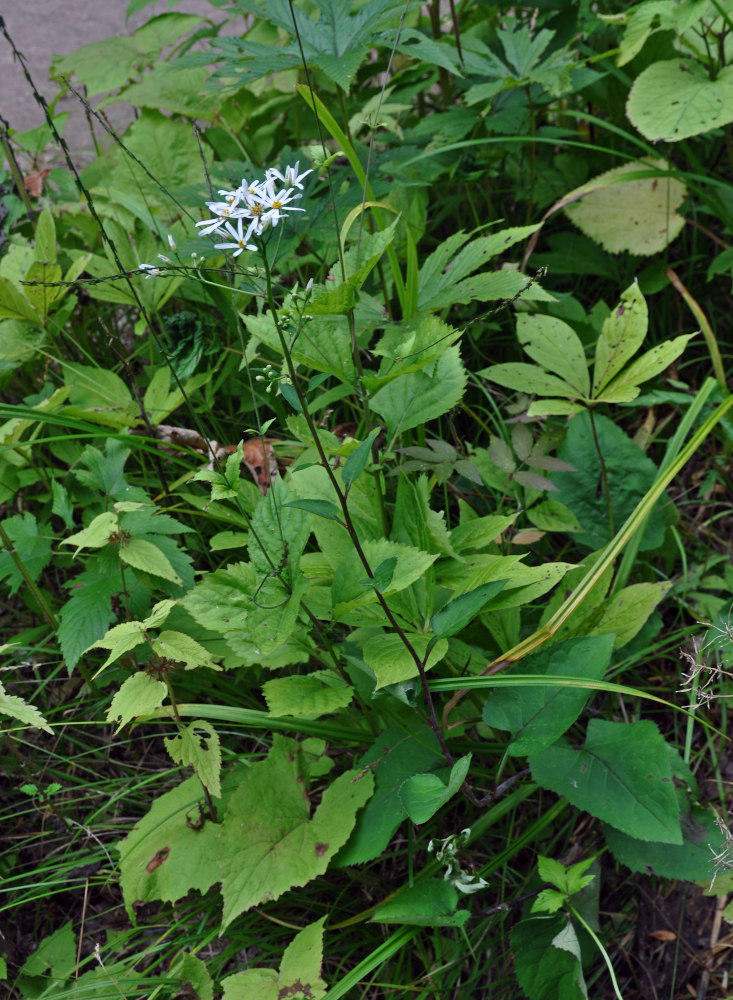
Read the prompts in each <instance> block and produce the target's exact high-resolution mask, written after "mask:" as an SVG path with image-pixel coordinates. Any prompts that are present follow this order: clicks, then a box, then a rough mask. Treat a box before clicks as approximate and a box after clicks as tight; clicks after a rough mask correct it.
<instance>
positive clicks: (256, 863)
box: [220, 735, 374, 927]
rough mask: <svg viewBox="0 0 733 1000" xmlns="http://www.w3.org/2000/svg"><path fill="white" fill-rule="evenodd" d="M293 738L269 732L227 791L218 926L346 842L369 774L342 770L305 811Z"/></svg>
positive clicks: (296, 879) (319, 864)
mask: <svg viewBox="0 0 733 1000" xmlns="http://www.w3.org/2000/svg"><path fill="white" fill-rule="evenodd" d="M300 754H301V751H300V749H299V745H298V744H297V743H296V742H294V741H291V740H286V739H284V738H283V737H280V736H277V735H276V736H275V737H274V739H273V746H272V750H271V751H270V753H269V754H268V756H267V758H266V760H263V761H261V762H260V763H258V764H255V765H253V767H251V768H250V770H249V772H248V773H247V775H246V777H245V779H244V780H243V781H242V782H241V783H240V785H239V787H238V788H237V791H236V792H235V793H234V795H233V796H232V798H231V800H230V803H229V808H228V809H227V813H226V816H225V817H224V822H223V824H222V831H221V852H220V867H221V874H222V894H223V896H224V912H223V915H222V927H227V925H228V924H229V923H231V921H232V920H233V919H234V917H236V916H237V915H238V914H240V913H243V912H244V911H245V910H248V909H250V908H251V907H253V906H256V905H257V904H258V903H262V902H264V901H265V900H270V899H277V898H278V897H280V896H281V895H282V894H283V893H284V892H285V891H286V890H287V889H290V888H293V887H294V886H302V885H305V884H306V883H307V882H310V881H311V880H312V879H314V878H316V877H317V876H318V875H322V874H323V873H324V872H325V870H326V868H327V867H328V864H329V862H330V860H331V858H332V857H333V856H334V854H335V853H336V851H337V850H338V849H339V848H340V847H341V846H342V845H343V844H344V843H345V842H346V840H347V838H348V836H349V834H350V833H351V830H352V828H353V826H354V822H355V820H356V813H357V810H358V809H360V808H361V807H362V806H363V805H364V804H365V803H366V802H367V800H368V799H369V798H370V796H371V794H372V789H373V784H374V779H373V777H372V775H371V774H370V773H369V772H367V773H363V772H362V773H357V772H347V773H346V774H342V775H341V776H340V777H338V778H337V779H336V780H335V781H334V782H333V783H332V784H331V785H330V786H329V787H328V788H327V789H326V790H325V792H324V793H323V795H322V797H321V802H320V805H319V806H318V807H317V808H316V810H315V812H314V813H313V816H312V817H311V815H310V812H311V809H310V803H309V802H308V800H307V797H306V796H305V795H304V788H303V781H302V766H301V761H300Z"/></svg>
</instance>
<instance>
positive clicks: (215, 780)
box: [140, 713, 221, 798]
mask: <svg viewBox="0 0 733 1000" xmlns="http://www.w3.org/2000/svg"><path fill="white" fill-rule="evenodd" d="M140 714H142V713H140ZM163 742H164V743H165V748H166V750H167V751H168V753H169V754H170V756H171V760H173V761H175V763H176V764H183V765H185V766H186V767H192V768H193V769H194V771H195V772H196V774H197V775H198V777H199V778H200V780H201V783H202V784H203V785H205V786H206V788H207V790H208V791H209V792H210V793H211V795H213V796H214V797H215V798H220V797H221V750H220V748H219V734H218V733H217V731H216V730H215V729H214V727H213V726H212V725H211V723H210V722H203V721H201V720H200V719H198V720H196V721H195V722H192V723H191V724H190V725H188V726H186V727H185V729H181V730H180V732H179V733H178V735H177V736H169V737H167V738H166V739H165V740H164V741H163Z"/></svg>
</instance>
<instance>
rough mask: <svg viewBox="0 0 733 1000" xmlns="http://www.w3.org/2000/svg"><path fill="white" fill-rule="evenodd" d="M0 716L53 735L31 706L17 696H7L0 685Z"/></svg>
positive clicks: (42, 718)
mask: <svg viewBox="0 0 733 1000" xmlns="http://www.w3.org/2000/svg"><path fill="white" fill-rule="evenodd" d="M0 715H9V716H10V718H11V719H17V720H18V722H22V723H23V725H24V726H34V727H35V728H37V729H44V730H45V731H46V732H47V733H51V735H53V729H51V727H50V725H49V724H48V722H46V720H45V719H44V717H43V716H42V715H41V713H40V712H39V711H38V709H37V708H35V707H34V706H33V705H29V704H28V702H27V701H24V700H23V698H19V697H18V696H17V695H14V694H8V692H7V691H6V690H5V688H4V687H3V685H2V684H0Z"/></svg>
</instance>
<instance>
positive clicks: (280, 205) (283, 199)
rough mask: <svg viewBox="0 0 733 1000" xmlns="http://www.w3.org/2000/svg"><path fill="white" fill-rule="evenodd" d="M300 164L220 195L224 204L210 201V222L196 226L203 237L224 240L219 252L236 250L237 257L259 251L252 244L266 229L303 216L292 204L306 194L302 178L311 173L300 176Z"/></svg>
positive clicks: (216, 244) (234, 254)
mask: <svg viewBox="0 0 733 1000" xmlns="http://www.w3.org/2000/svg"><path fill="white" fill-rule="evenodd" d="M299 166H300V161H298V162H297V163H296V164H295V166H294V167H287V168H286V169H285V172H284V173H281V172H280V171H279V170H278V169H277V167H270V168H269V169H268V170H267V171H266V172H265V179H264V180H262V181H252V182H249V183H248V182H247V181H246V180H243V181H242V183H241V184H240V185H239V187H238V188H236V189H235V190H234V191H219V195H220V197H221V199H222V200H221V201H207V202H206V206H207V208H208V209H209V211H210V212H211V215H212V218H211V219H204V221H203V222H197V223H196V225H197V226H198V227H199V228H200V231H201V235H202V236H208V235H210V234H213V235H215V236H223V237H224V240H225V242H223V243H215V244H214V246H215V247H216V249H217V250H233V251H234V253H233V256H234V257H238V256H239V254H240V253H241V252H242V251H243V250H257V246H256V245H255V244H253V243H250V242H249V241H250V240H251V239H252V237H253V236H260V235H261V234H262V233H263V232H264V231H265V229H268V228H269V227H270V226H276V225H277V224H278V222H279V221H280V219H285V218H287V213H288V212H303V211H305V209H302V208H298V207H297V206H296V205H293V204H292V202H294V201H297V200H298V199H299V198H301V197H302V195H301V194H299V193H296V189H297V190H298V191H302V190H303V178H304V177H307V176H308V174H309V173H311V171H310V170H306V171H304V172H303V173H302V174H299V173H298V168H299Z"/></svg>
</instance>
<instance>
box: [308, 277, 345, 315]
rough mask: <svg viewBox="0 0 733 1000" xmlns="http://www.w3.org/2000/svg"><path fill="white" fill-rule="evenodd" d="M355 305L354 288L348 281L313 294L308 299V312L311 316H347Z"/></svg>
mask: <svg viewBox="0 0 733 1000" xmlns="http://www.w3.org/2000/svg"><path fill="white" fill-rule="evenodd" d="M355 305H356V289H355V288H354V287H353V285H351V284H350V283H349V282H348V281H346V282H344V283H343V284H342V285H339V286H338V287H337V288H331V289H329V290H328V291H327V292H323V293H322V294H320V295H318V294H314V296H313V298H311V299H310V300H309V301H308V306H307V309H308V312H309V313H310V314H311V315H313V316H347V315H348V314H349V313H350V312H351V310H352V309H353V308H354V306H355Z"/></svg>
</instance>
